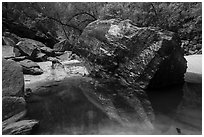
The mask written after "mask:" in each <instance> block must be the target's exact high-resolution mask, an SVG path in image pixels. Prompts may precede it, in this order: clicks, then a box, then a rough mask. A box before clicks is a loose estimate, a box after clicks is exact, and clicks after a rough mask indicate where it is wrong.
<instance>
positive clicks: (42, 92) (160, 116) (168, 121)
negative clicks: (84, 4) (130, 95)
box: [27, 77, 202, 134]
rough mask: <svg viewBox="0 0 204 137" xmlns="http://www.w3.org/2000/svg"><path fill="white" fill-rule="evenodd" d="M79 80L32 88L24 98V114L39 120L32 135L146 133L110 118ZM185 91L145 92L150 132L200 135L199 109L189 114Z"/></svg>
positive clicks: (52, 82) (172, 88)
mask: <svg viewBox="0 0 204 137" xmlns="http://www.w3.org/2000/svg"><path fill="white" fill-rule="evenodd" d="M80 81H81V78H77V77H76V78H68V79H67V80H63V81H51V82H47V83H41V85H40V86H38V88H36V89H35V90H34V91H33V92H34V94H33V95H32V96H31V97H29V98H28V99H27V102H28V117H29V118H31V119H37V120H39V121H40V127H39V129H38V130H37V131H36V132H35V133H34V134H149V133H144V132H143V133H142V132H138V131H135V130H132V129H128V128H127V127H124V126H121V125H120V124H119V123H118V122H116V121H114V120H111V119H110V118H109V117H108V116H107V115H106V114H105V113H104V111H102V109H101V108H99V107H96V105H94V103H93V101H92V102H91V101H90V99H88V98H87V96H86V95H85V94H84V91H86V90H93V89H89V88H90V87H91V86H87V87H84V89H81V88H79V84H80ZM190 86H191V85H190ZM85 88H87V89H85ZM195 88H197V87H195ZM199 88H200V87H199ZM183 89H184V92H183ZM187 89H190V88H188V87H187ZM190 90H192V89H190ZM186 91H187V90H186V88H183V87H171V88H168V89H165V90H154V91H153V90H151V91H150V90H148V91H147V94H148V97H149V99H150V101H151V103H152V107H153V109H154V111H155V115H156V118H155V121H154V123H153V125H154V126H155V128H156V131H155V133H153V134H178V133H177V129H178V130H181V133H184V134H200V132H201V118H202V115H201V111H200V110H201V109H200V108H199V109H197V108H195V109H194V110H193V112H195V113H192V109H191V108H189V107H188V106H189V104H188V103H186V102H185V101H184V97H185V95H184V93H185V94H186ZM198 92H201V91H198ZM188 96H189V95H188ZM195 99H196V96H195ZM185 100H187V102H188V99H185ZM189 100H191V99H189ZM191 103H192V102H191ZM181 104H182V105H181ZM200 115H201V116H200ZM189 119H190V120H189ZM194 123H195V124H194ZM191 131H193V132H191Z"/></svg>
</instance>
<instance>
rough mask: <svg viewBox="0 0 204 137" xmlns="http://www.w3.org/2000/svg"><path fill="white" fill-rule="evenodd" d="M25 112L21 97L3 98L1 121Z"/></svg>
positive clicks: (24, 103) (23, 101) (24, 104)
mask: <svg viewBox="0 0 204 137" xmlns="http://www.w3.org/2000/svg"><path fill="white" fill-rule="evenodd" d="M25 110H26V102H25V100H24V98H23V97H3V99H2V120H6V119H8V118H10V117H12V116H14V115H16V114H18V113H20V112H22V111H25Z"/></svg>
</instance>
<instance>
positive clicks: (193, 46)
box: [2, 2, 202, 55]
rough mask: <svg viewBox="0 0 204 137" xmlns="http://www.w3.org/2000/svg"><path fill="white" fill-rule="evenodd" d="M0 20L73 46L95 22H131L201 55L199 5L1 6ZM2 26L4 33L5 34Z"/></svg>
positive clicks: (165, 3) (195, 3) (144, 3)
mask: <svg viewBox="0 0 204 137" xmlns="http://www.w3.org/2000/svg"><path fill="white" fill-rule="evenodd" d="M2 10H3V20H4V19H5V20H6V21H7V20H9V21H11V22H15V23H18V24H22V25H23V26H26V27H27V28H29V29H32V30H37V31H38V32H39V33H40V34H41V35H46V36H47V35H48V34H49V35H51V36H52V37H53V38H66V39H69V41H70V43H73V44H74V43H75V42H76V40H77V38H78V36H79V35H80V34H81V33H82V32H83V29H84V28H85V27H86V26H87V25H88V24H89V23H91V22H93V21H95V20H97V19H110V18H121V19H130V20H132V21H133V23H134V24H136V25H137V26H139V27H147V26H151V27H159V28H162V29H165V30H169V31H173V32H175V33H177V34H178V36H179V37H180V39H181V40H182V43H183V44H182V46H183V47H184V50H185V54H186V55H188V54H196V53H201V52H202V45H201V44H202V3H201V2H200V3H199V2H186V3H185V2H184V3H183V2H182V3H180V2H177V3H176V2H140V3H138V2H134V3H131V2H118V3H117V2H91V3H87V2H86V3H85V2H82V3H79V2H66V3H62V2H55V3H53V2H47V3H45V2H41V3H39V2H19V3H17V2H12V3H11V2H4V3H3V4H2ZM7 29H8V28H7V27H5V26H4V25H3V31H7Z"/></svg>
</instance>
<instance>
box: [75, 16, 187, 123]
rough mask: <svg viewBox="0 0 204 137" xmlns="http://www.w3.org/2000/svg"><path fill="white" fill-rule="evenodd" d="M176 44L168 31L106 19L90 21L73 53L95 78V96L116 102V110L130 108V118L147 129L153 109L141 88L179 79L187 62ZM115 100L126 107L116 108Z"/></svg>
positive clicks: (182, 79)
mask: <svg viewBox="0 0 204 137" xmlns="http://www.w3.org/2000/svg"><path fill="white" fill-rule="evenodd" d="M180 44H181V42H180V40H179V39H178V37H177V36H176V34H174V33H172V32H169V31H164V30H159V29H156V28H150V27H143V28H139V27H137V26H135V25H134V24H133V23H132V22H131V21H130V20H117V19H110V20H97V21H95V22H93V23H90V24H89V25H88V26H87V27H86V28H85V29H84V31H83V33H82V35H81V36H80V38H79V41H78V43H77V44H76V45H75V46H74V50H73V52H75V53H76V54H78V55H80V56H81V57H82V58H83V60H84V61H85V63H84V64H85V65H86V67H87V68H88V71H89V74H90V76H91V77H92V78H95V79H96V80H97V81H98V82H99V84H97V86H98V85H101V87H103V90H102V91H101V92H100V93H99V94H106V96H108V98H109V99H111V100H112V101H113V102H115V104H116V105H115V108H116V110H123V111H126V110H127V109H125V108H127V107H130V108H131V111H128V112H133V115H136V116H135V117H136V118H135V119H138V121H139V122H144V123H145V125H146V126H148V127H151V125H150V121H152V120H154V113H153V109H152V107H151V103H150V101H149V99H148V97H147V94H146V92H145V89H147V88H148V89H156V88H163V87H168V86H173V85H177V84H178V85H179V84H183V83H184V73H185V71H186V60H185V58H184V57H183V52H182V49H181V48H180ZM104 88H105V89H104ZM107 89H108V90H107ZM114 94H115V95H116V96H119V97H116V98H115V97H114ZM108 98H106V100H108ZM118 98H121V99H118ZM104 100H105V99H104ZM118 100H122V102H125V104H126V105H124V104H123V105H121V106H117V104H119V103H120V102H121V101H118ZM101 101H102V100H101ZM126 112H127V111H126ZM129 115H132V114H129ZM125 117H128V116H125ZM129 121H131V118H130V119H129Z"/></svg>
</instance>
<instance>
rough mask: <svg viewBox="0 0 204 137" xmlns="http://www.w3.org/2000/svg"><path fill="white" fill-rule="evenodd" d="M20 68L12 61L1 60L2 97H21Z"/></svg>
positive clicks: (21, 79)
mask: <svg viewBox="0 0 204 137" xmlns="http://www.w3.org/2000/svg"><path fill="white" fill-rule="evenodd" d="M23 94H24V77H23V70H22V67H21V66H20V65H19V64H18V63H16V62H15V61H13V60H5V59H2V96H23Z"/></svg>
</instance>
